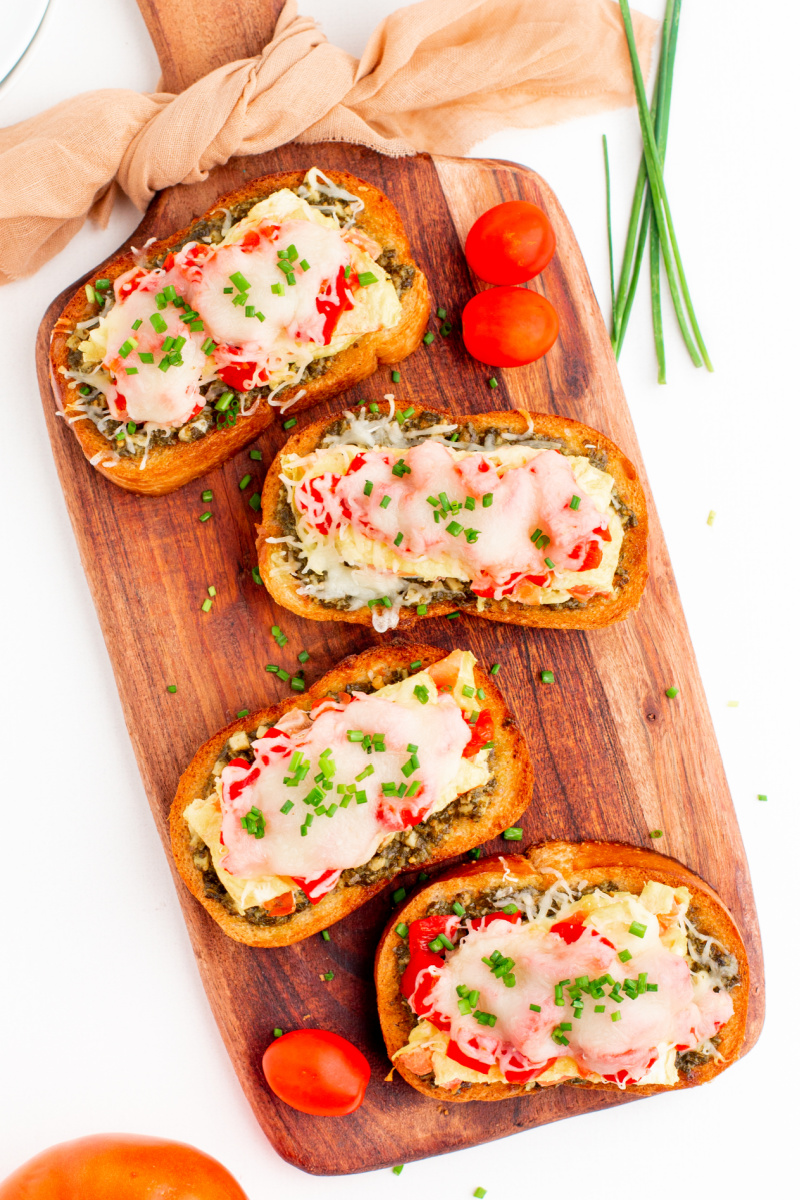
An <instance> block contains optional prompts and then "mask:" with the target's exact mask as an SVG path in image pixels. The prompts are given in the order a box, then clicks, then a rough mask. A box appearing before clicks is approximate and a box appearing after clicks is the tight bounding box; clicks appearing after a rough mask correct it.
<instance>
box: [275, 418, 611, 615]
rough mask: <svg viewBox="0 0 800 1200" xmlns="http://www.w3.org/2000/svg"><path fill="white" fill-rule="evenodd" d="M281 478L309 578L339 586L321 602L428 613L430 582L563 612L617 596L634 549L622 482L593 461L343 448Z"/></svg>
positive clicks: (438, 448)
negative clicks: (419, 593)
mask: <svg viewBox="0 0 800 1200" xmlns="http://www.w3.org/2000/svg"><path fill="white" fill-rule="evenodd" d="M281 467H282V475H281V478H282V479H283V482H284V485H285V487H286V490H287V493H288V495H289V499H290V503H291V506H292V509H293V512H294V514H295V521H296V528H297V540H298V543H299V546H298V549H300V551H301V556H302V558H303V560H304V569H305V570H307V571H310V572H314V573H315V574H318V575H324V576H325V577H326V582H327V584H328V586H327V587H322V588H320V587H319V585H317V584H311V586H305V587H301V591H308V593H309V594H314V595H317V594H319V595H321V596H325V598H329V599H331V598H332V599H338V598H339V597H340V596H341V595H342V594H344V595H347V594H349V595H351V596H354V597H355V598H357V600H358V601H359V603H360V604H364V603H367V602H368V600H369V599H373V600H376V599H380V598H382V597H386V598H387V599H389V600H390V601H392V602H394V601H396V600H400V602H405V603H417V602H419V601H418V599H417V598H416V593H415V591H414V589H418V587H419V583H418V581H420V580H422V581H430V582H431V583H434V582H436V581H444V580H446V579H453V580H455V581H462V582H463V584H464V585H466V586H468V587H469V588H470V589H471V590H472V591H473V592H474V593H475V594H476V595H478V596H479V597H491V598H492V599H495V600H500V599H503V598H507V599H510V600H512V601H514V602H517V603H522V604H541V603H550V604H553V603H560V602H562V601H564V600H569V599H570V598H571V597H573V596H577V597H581V598H588V597H589V596H592V595H595V594H598V593H603V594H607V593H609V592H611V591H612V590H613V587H614V573H615V570H616V566H617V563H618V561H619V553H620V547H621V544H622V538H623V528H622V523H621V521H620V519H619V517H618V515H617V513H616V512H615V511H614V507H613V503H612V491H613V487H614V479H613V476H611V475H610V474H608V473H607V472H604V471H600V470H599V469H598V468H596V467H594V466H593V465H592V464H591V463H590V462H589V460H588V459H587V458H585V457H581V456H578V455H574V456H568V455H563V454H560V453H558V452H556V451H554V450H550V449H538V448H531V447H525V446H503V447H498V448H495V449H487V450H486V451H483V452H478V451H474V450H471V451H464V450H458V449H455V448H452V447H451V446H449V445H446V444H444V442H443V441H441V440H439V439H437V438H433V437H432V438H429V439H427V440H426V441H424V442H423V443H422V444H419V445H412V446H410V447H401V446H380V447H376V448H374V449H364V448H362V447H359V446H357V445H355V444H338V445H331V446H327V447H324V448H321V449H319V450H316V451H314V453H312V454H310V455H307V456H306V457H303V458H301V457H298V456H297V455H286V456H284V457H283V459H282V460H281ZM341 564H344V571H343V570H342V566H341ZM365 573H368V574H366V577H365ZM410 580H413V581H414V584H413V587H412V591H411V594H410V596H409V597H408V598H406V596H405V595H404V594H403V591H402V589H403V588H405V589H406V590H408V588H409V581H410ZM348 581H349V584H350V589H351V590H350V592H349V593H348V592H347V590H346V589H347V584H348ZM370 592H371V594H368V595H367V599H364V598H363V597H364V595H365V593H370ZM375 617H377V618H378V619H380V617H379V615H378V614H377V613H376V614H375ZM395 623H396V621H395Z"/></svg>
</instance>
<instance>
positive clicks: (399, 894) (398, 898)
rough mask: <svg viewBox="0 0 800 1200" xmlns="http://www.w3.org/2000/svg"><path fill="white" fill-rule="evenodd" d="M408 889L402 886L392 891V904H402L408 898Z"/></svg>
mask: <svg viewBox="0 0 800 1200" xmlns="http://www.w3.org/2000/svg"><path fill="white" fill-rule="evenodd" d="M406 894H407V893H406V889H405V888H404V887H400V888H398V889H397V891H395V892H392V904H400V903H401V902H402V901H403V900H405V898H406Z"/></svg>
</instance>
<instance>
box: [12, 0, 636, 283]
mask: <svg viewBox="0 0 800 1200" xmlns="http://www.w3.org/2000/svg"><path fill="white" fill-rule="evenodd" d="M633 19H634V30H635V34H636V40H637V44H638V46H639V53H640V57H641V59H642V63H643V67H644V68H645V69H646V68H647V64H648V63H649V60H650V52H651V49H652V44H653V40H654V36H655V32H656V30H657V27H658V26H657V23H656V22H655V21H653V20H651V19H650V18H649V17H645V16H642V15H641V14H640V13H634V14H633ZM634 99H635V97H634V92H633V84H632V79H631V69H630V61H629V58H628V51H627V47H626V44H625V37H624V33H623V28H622V21H621V17H620V11H619V8H618V6H617V4H615V3H613V2H612V0H422V2H421V3H418V4H412V5H411V6H409V7H407V8H403V9H399V10H398V11H397V12H394V13H392V14H391V15H390V16H388V17H387V18H386V19H385V20H384V21H382V22H381V24H380V25H379V26H378V27H377V29H376V30H375V32H374V33H373V35H372V37H371V38H370V41H369V44H368V45H367V48H366V50H365V51H364V54H363V55H362V57H361V60H360V61H359V60H358V59H356V58H354V57H353V56H352V55H350V54H347V53H346V52H345V51H344V50H340V49H339V48H338V47H336V46H333V45H331V43H330V42H328V41H327V40H326V38H325V35H324V34H323V33H322V31H321V30H320V29H319V28H318V27H317V25H316V24H315V23H314V22H313V21H312V20H309V19H308V18H306V17H302V16H299V15H298V13H297V6H296V3H295V0H287V3H286V5H285V7H284V9H283V11H282V12H281V15H280V17H279V18H278V23H277V25H276V28H275V35H274V37H273V39H272V41H271V42H269V44H268V45H267V46H265V47H264V49H263V51H262V52H261V54H259V55H258V56H257V57H255V58H245V59H240V60H239V61H238V62H231V63H228V64H227V65H226V66H224V67H219V68H218V69H217V70H215V71H211V72H210V73H209V74H208V75H206V76H204V77H203V78H202V79H200V80H198V81H197V83H194V84H193V85H192V86H191V87H189V88H187V89H186V91H184V92H181V93H180V94H179V95H172V94H170V93H166V92H155V93H151V94H149V95H141V94H139V93H138V92H132V91H127V90H124V89H105V90H102V91H95V92H86V93H84V94H83V95H80V96H75V97H74V98H73V99H71V100H66V101H64V102H63V103H61V104H58V105H56V106H55V107H54V108H51V109H48V110H47V111H46V112H44V113H42V114H41V115H40V116H36V117H31V118H30V119H29V120H27V121H21V122H20V123H19V124H18V125H12V126H10V127H9V128H7V129H3V130H0V282H2V283H6V282H8V281H9V280H10V279H14V278H17V277H18V276H21V275H28V274H31V273H32V272H33V271H36V270H37V269H38V268H39V267H40V266H41V265H42V264H43V263H45V262H46V261H47V260H48V259H49V258H51V257H52V256H53V255H54V254H56V253H57V252H58V251H59V250H60V249H61V248H62V247H63V246H64V245H66V243H67V242H68V241H69V239H70V238H71V237H72V236H73V235H74V234H75V233H77V231H78V230H79V229H80V227H81V226H82V225H83V223H84V221H85V220H86V217H87V216H92V217H93V218H94V219H96V220H97V221H99V222H100V223H102V224H105V222H106V221H107V220H108V216H109V214H110V211H111V206H112V205H113V202H114V197H115V195H116V194H117V189H118V188H119V189H122V191H123V192H125V193H126V195H128V196H129V197H130V198H131V200H132V201H133V203H134V204H135V205H136V206H137V207H138V208H140V209H142V210H144V209H145V208H146V206H147V204H148V202H149V201H150V199H151V198H152V197H153V195H154V193H155V192H157V191H159V190H160V189H161V188H165V187H169V186H170V185H172V184H177V183H196V182H198V181H199V180H202V179H205V178H206V177H207V175H208V172H209V171H210V170H211V168H212V167H215V166H218V165H219V164H221V163H224V162H227V160H228V159H229V158H231V157H233V156H234V155H248V154H262V153H264V152H265V151H268V150H273V149H274V148H275V147H276V146H281V145H283V144H284V143H285V142H290V141H299V142H319V141H346V142H356V143H358V144H359V145H362V146H369V147H371V148H372V149H374V150H378V151H380V152H381V153H383V154H390V155H402V154H412V153H414V152H415V151H429V152H431V153H437V154H455V155H459V154H464V153H465V152H466V151H467V150H469V148H470V147H471V146H473V145H474V144H475V143H476V142H478V141H480V140H481V139H482V138H485V137H487V136H488V135H489V134H491V133H493V132H495V131H496V130H499V129H503V128H509V127H515V128H531V127H534V126H539V125H547V124H552V123H554V122H556V121H561V120H564V119H565V118H567V117H574V116H579V115H582V114H585V113H591V112H595V111H597V110H599V109H602V108H616V107H620V106H622V105H628V104H633V103H634ZM311 165H313V164H311V163H309V166H311Z"/></svg>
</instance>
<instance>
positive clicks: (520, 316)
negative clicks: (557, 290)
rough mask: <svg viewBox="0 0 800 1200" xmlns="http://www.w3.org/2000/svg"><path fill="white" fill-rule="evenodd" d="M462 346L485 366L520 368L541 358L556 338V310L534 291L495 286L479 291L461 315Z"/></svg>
mask: <svg viewBox="0 0 800 1200" xmlns="http://www.w3.org/2000/svg"><path fill="white" fill-rule="evenodd" d="M462 321H463V331H464V345H465V346H466V348H467V350H468V351H469V353H470V354H471V355H472V357H473V358H476V359H477V360H478V362H482V363H485V364H486V365H487V366H489V367H523V366H525V365H526V363H532V362H535V361H536V360H537V358H541V357H542V355H543V354H546V353H547V351H548V350H549V349H550V348H551V346H552V345H553V343H554V342H555V340H556V338H557V337H558V313H557V312H556V310H555V309H554V308H553V306H552V304H551V303H550V301H549V300H547V299H546V298H545V297H544V296H540V295H539V293H538V292H531V291H529V290H528V289H527V288H521V287H496V288H489V290H488V291H485V292H479V293H478V295H477V296H473V297H472V299H471V300H469V301H468V302H467V304H466V306H465V308H464V312H463V315H462Z"/></svg>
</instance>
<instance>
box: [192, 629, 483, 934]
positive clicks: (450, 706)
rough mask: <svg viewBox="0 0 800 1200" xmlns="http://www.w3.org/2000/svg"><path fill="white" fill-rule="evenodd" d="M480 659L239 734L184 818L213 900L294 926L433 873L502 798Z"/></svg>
mask: <svg viewBox="0 0 800 1200" xmlns="http://www.w3.org/2000/svg"><path fill="white" fill-rule="evenodd" d="M474 666H475V659H474V657H473V656H472V655H471V654H469V653H467V652H463V651H454V652H453V653H452V654H450V655H448V656H447V657H446V658H444V659H442V660H440V661H439V662H437V663H434V664H433V665H432V666H430V667H428V668H427V669H425V670H417V671H415V672H414V673H413V674H412V673H409V671H408V670H407V669H401V670H399V671H397V672H395V673H394V675H393V676H390V675H389V674H388V673H387V674H386V675H379V676H376V677H374V678H373V680H372V681H364V682H363V683H359V684H357V685H354V686H353V687H352V688H348V689H347V690H346V691H343V692H338V693H335V694H332V695H330V696H328V697H327V698H324V699H322V700H320V701H318V702H317V704H316V705H315V706H314V707H313V708H312V709H311V710H310V712H308V713H306V712H305V711H304V710H302V709H290V710H289V711H288V712H287V713H285V714H284V715H283V717H281V719H280V720H278V721H277V722H276V723H275V724H274V725H272V726H267V725H262V726H259V727H258V728H256V729H255V730H253V731H252V732H245V731H238V732H236V733H235V734H233V735H232V736H231V737H230V738H229V739H228V741H227V743H226V744H225V746H224V748H223V750H222V753H221V754H220V756H219V758H218V759H217V762H216V763H215V764H214V768H213V771H212V774H211V776H210V777H209V779H208V780H207V782H206V786H205V788H204V790H203V795H201V796H199V797H197V798H196V799H194V800H193V801H192V802H191V803H190V804H188V805H187V806H186V808H185V809H184V812H183V816H184V820H185V821H186V823H187V825H188V827H189V830H190V832H191V836H192V845H193V856H194V864H195V866H196V867H197V869H198V870H200V871H201V872H202V874H203V881H204V888H205V894H206V895H207V896H208V897H210V898H213V899H216V900H218V901H220V902H221V903H222V904H223V905H224V907H225V908H226V909H227V910H228V911H229V912H231V913H232V914H235V915H238V916H240V917H243V918H244V919H245V920H247V921H248V922H250V923H252V924H255V925H272V924H281V923H284V922H285V921H287V920H289V919H290V917H291V915H292V914H293V913H295V912H298V911H301V910H302V909H304V908H306V907H307V906H308V904H309V903H311V904H316V903H318V902H319V901H320V900H321V899H322V898H323V897H324V896H326V895H327V894H328V893H330V892H331V891H333V890H334V889H336V888H347V887H352V886H354V885H367V886H368V885H370V884H373V883H376V882H379V881H382V880H385V879H389V878H391V877H392V876H394V875H396V874H397V873H398V872H399V871H400V870H402V869H403V868H405V867H408V866H417V865H421V864H422V863H424V862H426V861H428V859H429V858H430V857H431V854H432V852H433V851H434V850H435V848H436V846H437V845H438V844H439V843H440V842H441V841H442V839H443V838H444V837H445V836H446V835H447V832H448V830H449V829H450V827H451V825H452V823H453V822H454V821H455V820H464V819H467V820H478V819H479V818H480V816H481V814H482V813H483V811H484V809H485V808H486V806H487V804H489V802H490V800H491V796H492V793H493V791H494V790H495V787H496V780H495V777H494V773H493V761H494V751H493V743H492V718H491V715H490V713H489V711H488V709H487V708H486V707H485V705H484V702H483V700H482V699H481V697H480V696H479V695H478V692H479V691H480V690H481V689H479V688H478V686H477V684H476V680H475V675H474Z"/></svg>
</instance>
